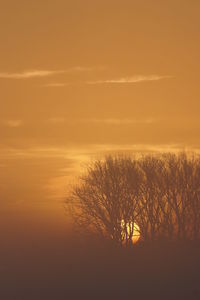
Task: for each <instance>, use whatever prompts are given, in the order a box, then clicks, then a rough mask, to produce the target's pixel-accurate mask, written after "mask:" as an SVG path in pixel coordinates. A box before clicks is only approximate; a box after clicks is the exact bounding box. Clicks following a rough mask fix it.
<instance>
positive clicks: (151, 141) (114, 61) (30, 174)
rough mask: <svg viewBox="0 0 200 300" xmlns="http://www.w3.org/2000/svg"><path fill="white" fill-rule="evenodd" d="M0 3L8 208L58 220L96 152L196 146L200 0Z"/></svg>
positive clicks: (2, 155) (2, 182) (0, 128)
mask: <svg viewBox="0 0 200 300" xmlns="http://www.w3.org/2000/svg"><path fill="white" fill-rule="evenodd" d="M0 4H1V10H0V45H1V47H0V57H1V59H0V91H1V97H0V206H1V208H0V211H1V213H2V215H3V214H4V213H5V211H9V212H11V211H12V214H14V215H18V212H20V213H19V216H20V218H21V215H23V212H24V211H25V214H24V215H27V211H28V215H29V216H30V218H32V219H35V216H36V212H37V218H39V219H40V220H42V219H43V218H44V215H45V218H46V219H45V220H49V221H48V222H50V223H52V222H53V224H54V223H59V224H60V225H61V226H63V224H64V223H65V220H66V219H67V218H66V216H65V213H64V209H63V199H64V198H65V196H66V194H67V193H68V190H69V187H70V186H71V184H73V183H74V182H76V178H77V177H78V176H79V174H80V173H81V172H82V171H84V168H85V166H86V165H87V163H88V162H90V161H91V160H92V159H95V158H99V157H102V156H103V155H105V154H106V153H135V152H137V153H138V152H139V153H142V152H149V151H150V152H152V151H177V150H190V151H198V150H199V148H200V137H199V130H200V119H199V109H200V102H199V96H200V87H199V69H200V60H199V53H200V38H199V30H200V18H199V13H200V2H199V0H168V1H161V0H151V1H145V0H140V1H138V0H123V1H121V0H106V1H105V0H95V1H94V0H84V1H83V0H73V1H72V0H56V1H55V0H48V1H45V0H44V1H39V0H34V1H33V0H29V1H25V0H18V1H14V0H0ZM16 212H17V214H16ZM12 214H11V215H10V216H12ZM48 222H47V223H48Z"/></svg>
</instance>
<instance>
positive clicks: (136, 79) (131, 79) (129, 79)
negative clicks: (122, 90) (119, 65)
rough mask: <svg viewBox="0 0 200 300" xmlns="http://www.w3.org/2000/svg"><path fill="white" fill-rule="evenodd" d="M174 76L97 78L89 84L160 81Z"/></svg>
mask: <svg viewBox="0 0 200 300" xmlns="http://www.w3.org/2000/svg"><path fill="white" fill-rule="evenodd" d="M170 78H173V77H172V76H160V75H148V76H145V75H137V76H131V77H122V78H118V79H109V80H97V81H88V82H87V84H126V83H139V82H147V81H159V80H163V79H170Z"/></svg>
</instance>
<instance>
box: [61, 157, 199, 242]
mask: <svg viewBox="0 0 200 300" xmlns="http://www.w3.org/2000/svg"><path fill="white" fill-rule="evenodd" d="M66 203H67V204H68V205H70V206H71V208H72V215H73V216H74V220H75V222H76V225H78V227H79V228H82V229H84V230H85V229H86V228H87V229H89V230H90V231H93V232H96V233H98V234H100V235H103V236H105V237H107V238H109V239H111V240H113V241H115V242H116V243H118V244H126V245H130V244H131V242H132V238H133V236H134V234H135V224H137V225H138V226H139V231H140V240H141V241H154V240H159V239H166V240H191V239H192V240H198V239H199V238H200V158H199V156H197V155H196V156H195V155H190V156H189V155H188V156H187V155H186V154H185V153H180V154H178V155H175V154H161V155H159V156H158V155H157V156H155V155H154V156H150V155H146V156H143V157H141V158H140V159H135V158H131V157H123V158H122V157H111V156H109V157H106V158H105V159H104V160H102V161H101V160H98V161H95V162H94V163H93V164H92V165H90V166H89V167H88V169H87V172H86V175H84V176H82V177H81V180H80V183H79V184H77V185H76V186H75V187H74V188H73V190H72V193H71V195H70V196H69V197H68V199H67V201H66Z"/></svg>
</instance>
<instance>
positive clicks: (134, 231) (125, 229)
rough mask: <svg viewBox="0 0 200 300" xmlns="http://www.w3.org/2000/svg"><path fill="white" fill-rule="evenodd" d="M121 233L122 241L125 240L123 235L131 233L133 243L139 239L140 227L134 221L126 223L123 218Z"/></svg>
mask: <svg viewBox="0 0 200 300" xmlns="http://www.w3.org/2000/svg"><path fill="white" fill-rule="evenodd" d="M121 228H122V235H124V243H125V241H126V238H125V235H126V234H127V235H128V236H130V235H132V238H131V240H132V243H133V244H135V243H137V242H138V241H139V239H140V228H139V226H138V225H137V224H136V223H135V222H129V223H126V224H125V222H124V220H122V221H121Z"/></svg>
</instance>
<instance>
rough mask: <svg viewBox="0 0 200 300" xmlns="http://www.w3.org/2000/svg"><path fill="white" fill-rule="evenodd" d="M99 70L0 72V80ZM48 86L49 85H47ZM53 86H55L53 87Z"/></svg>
mask: <svg viewBox="0 0 200 300" xmlns="http://www.w3.org/2000/svg"><path fill="white" fill-rule="evenodd" d="M98 69H101V68H100V67H99V68H89V67H81V66H76V67H72V68H69V69H66V70H27V71H22V72H17V73H9V72H0V78H1V79H30V78H37V77H38V78H39V77H49V76H53V75H57V74H63V73H73V72H89V71H93V70H98ZM58 85H59V86H62V84H57V86H58ZM49 86H50V85H49ZM54 86H55V85H54Z"/></svg>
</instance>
